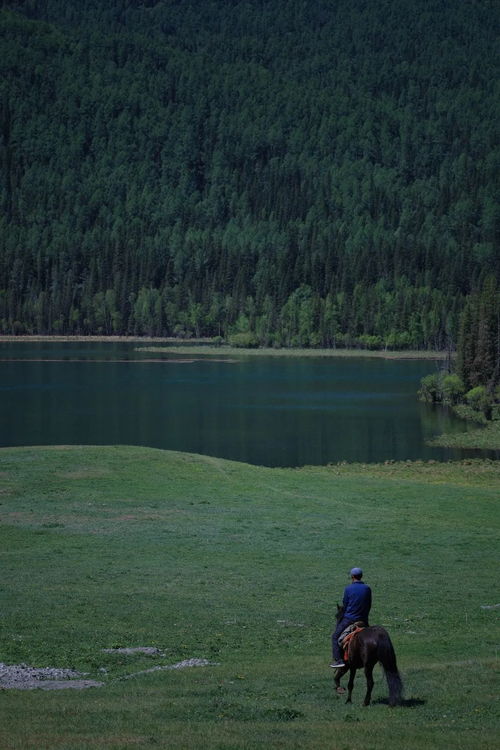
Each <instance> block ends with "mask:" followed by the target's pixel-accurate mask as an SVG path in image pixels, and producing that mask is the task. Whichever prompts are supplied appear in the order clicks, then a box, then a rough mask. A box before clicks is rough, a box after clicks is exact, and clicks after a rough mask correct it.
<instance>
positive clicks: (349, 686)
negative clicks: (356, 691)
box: [346, 667, 356, 703]
mask: <svg viewBox="0 0 500 750" xmlns="http://www.w3.org/2000/svg"><path fill="white" fill-rule="evenodd" d="M355 676H356V667H351V671H350V673H349V682H348V683H347V700H346V703H351V696H352V689H353V687H354V677H355Z"/></svg>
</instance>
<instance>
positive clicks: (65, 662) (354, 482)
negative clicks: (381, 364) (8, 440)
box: [0, 447, 500, 750]
mask: <svg viewBox="0 0 500 750" xmlns="http://www.w3.org/2000/svg"><path fill="white" fill-rule="evenodd" d="M499 489H500V468H499V464H498V463H497V462H488V461H469V462H462V463H456V464H451V463H450V464H439V463H435V462H429V463H419V462H415V463H389V464H387V465H375V466H370V465H338V466H330V467H314V468H303V469H269V468H262V467H255V466H249V465H245V464H238V463H234V462H230V461H225V460H220V459H215V458H208V457H201V456H192V455H186V454H180V453H173V452H168V451H160V450H153V449H144V448H128V447H106V448H103V447H99V448H96V447H85V448H84V447H63V448H16V449H2V450H0V517H1V526H0V535H1V539H0V560H1V569H2V583H1V590H2V596H1V608H0V628H1V630H0V635H1V639H0V661H2V662H5V663H7V664H19V663H25V664H29V665H32V666H55V667H75V668H76V669H79V670H81V671H84V672H87V673H88V674H89V679H90V678H92V679H99V680H102V681H104V683H105V684H104V686H103V687H101V688H91V689H87V690H83V691H77V690H58V691H42V690H35V691H19V690H4V691H0V704H1V715H2V721H1V722H0V747H1V748H2V750H13V749H14V748H15V749H16V750H19V749H21V748H22V750H28V749H29V750H44V749H45V748H50V749H52V748H59V749H61V748H62V749H64V750H69V749H71V750H73V749H75V750H83V749H87V748H150V747H151V748H154V747H159V748H199V747H203V748H209V749H210V750H212V749H215V748H221V749H222V748H224V749H235V750H236V749H238V750H239V749H240V748H241V749H248V750H254V749H256V748H262V747H272V748H286V749H287V750H288V749H289V748H297V749H298V748H300V749H301V750H302V749H309V748H328V749H332V750H337V749H338V750H344V749H345V750H351V749H352V750H358V748H366V749H367V750H379V749H380V750H386V749H387V748H416V749H419V748H425V749H426V750H428V749H429V748H431V747H432V748H443V749H444V748H463V749H464V750H465V749H466V748H467V750H471V748H473V749H476V748H494V747H497V742H498V732H499V723H500V722H499V721H498V692H499V691H498V687H499V685H498V665H499V662H498V613H499V612H500V608H499V607H498V606H495V605H498V603H499V602H500V595H499V592H498V588H497V580H496V576H497V574H496V570H497V563H498V517H499V513H498V500H499V494H500V493H499ZM354 564H356V565H361V566H362V567H363V568H364V569H365V571H366V576H365V577H366V580H367V582H368V583H370V584H371V586H372V588H373V592H374V607H373V610H372V623H374V624H375V623H378V624H382V625H384V626H386V627H387V629H388V630H389V632H390V634H391V637H392V640H393V643H394V646H395V649H396V653H397V655H398V660H399V666H400V669H401V672H402V676H403V679H404V682H405V698H406V703H405V705H404V706H402V707H401V708H397V709H389V708H388V706H387V704H386V703H385V699H386V697H387V688H386V685H385V681H384V679H383V674H382V671H381V670H380V669H379V667H377V668H376V670H375V679H376V685H375V689H374V693H373V699H374V703H373V705H372V706H370V707H369V708H363V707H362V698H363V694H364V677H363V675H362V674H361V673H360V674H358V677H357V680H356V686H355V690H354V696H353V699H354V702H353V704H352V705H346V704H345V703H344V699H343V698H341V697H338V696H336V695H335V694H334V692H333V680H332V670H331V669H329V667H328V664H329V660H330V633H331V628H332V624H333V613H334V611H335V602H336V601H337V600H339V599H340V597H341V594H342V589H343V587H344V585H345V584H346V583H347V571H348V570H349V568H350V567H351V566H352V565H354ZM124 646H157V647H158V648H160V649H161V650H162V651H163V653H164V656H160V657H158V656H156V657H147V656H144V655H140V656H138V655H134V656H117V655H116V654H104V653H102V649H104V648H113V647H124ZM190 658H200V659H208V660H209V661H211V662H214V663H215V664H216V665H214V666H208V667H198V668H191V669H185V670H172V671H157V672H153V673H150V674H142V675H137V676H135V677H131V678H130V679H124V678H125V677H126V676H127V675H130V674H132V673H135V672H139V671H141V670H145V669H148V668H150V667H152V666H156V665H169V664H174V663H176V662H179V661H181V660H184V659H190ZM104 669H105V670H107V671H106V672H104V671H103V670H104Z"/></svg>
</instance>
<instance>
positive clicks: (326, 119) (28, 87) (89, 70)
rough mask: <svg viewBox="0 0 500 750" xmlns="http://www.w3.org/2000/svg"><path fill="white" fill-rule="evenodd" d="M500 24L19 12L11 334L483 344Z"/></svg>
mask: <svg viewBox="0 0 500 750" xmlns="http://www.w3.org/2000/svg"><path fill="white" fill-rule="evenodd" d="M499 20H500V3H498V1H497V0H461V1H460V2H457V1H456V0H377V1H376V2H373V0H308V1H307V2H304V0H288V1H287V0H245V1H243V0H241V1H240V0H158V1H156V0H149V1H148V0H142V1H141V2H134V1H133V0H107V1H106V2H105V1H104V0H103V2H98V0H89V1H88V2H82V1H81V0H24V1H22V0H19V1H18V2H5V1H4V2H3V3H2V8H1V10H0V70H1V76H0V101H1V123H0V164H1V177H0V205H1V217H0V222H1V223H0V228H1V231H0V243H1V245H0V331H1V332H4V333H19V334H21V333H40V334H43V333H64V334H90V333H93V334H96V333H102V334H140V335H161V336H172V335H173V336H183V337H184V336H192V337H199V336H221V337H223V338H226V339H231V337H232V340H233V341H234V342H235V343H238V342H239V343H247V344H252V345H257V344H261V345H273V346H292V345H299V346H325V347H332V346H345V345H347V346H364V347H370V348H380V347H388V348H416V349H422V348H426V349H434V348H436V349H441V348H450V349H452V348H453V349H454V348H455V347H456V346H457V342H458V339H459V337H460V336H461V337H462V341H465V340H466V339H467V340H470V336H471V334H470V331H472V326H473V323H474V320H475V323H474V325H476V328H477V326H478V325H479V322H478V321H479V318H478V315H479V313H477V314H476V317H475V318H474V315H473V310H476V309H477V305H476V306H475V303H474V300H478V299H479V298H480V297H481V295H483V294H484V290H485V289H486V288H487V289H490V292H491V289H493V292H491V294H492V295H493V296H492V299H493V302H492V304H493V308H495V306H496V308H497V310H498V290H497V287H496V286H495V283H496V280H497V279H498V278H499V269H500V208H499V204H498V200H497V199H498V195H499V174H500V140H499V138H498V123H499V122H500V95H499V93H500V92H499V81H500V76H499V71H500V65H499V55H500V52H499V50H500V45H499V44H498V42H499V35H498V30H499ZM488 285H489V286H488ZM490 296H491V295H490ZM467 316H468V318H467ZM483 318H484V316H483ZM464 320H465V322H464ZM467 320H469V324H468V323H467ZM488 320H489V321H490V322H489V324H488V325H490V329H491V330H490V333H489V334H488V335H489V337H490V339H491V341H494V340H495V336H496V345H495V346H496V350H495V351H496V357H497V358H498V313H497V314H496V317H495V313H494V312H493V313H492V315H491V316H490V317H489V318H488ZM471 321H472V322H471ZM495 321H496V322H495ZM495 325H496V329H495ZM467 326H468V327H467ZM463 351H464V348H463V346H462V352H463ZM469 354H470V352H469ZM461 356H462V355H461ZM467 356H469V355H467ZM470 356H472V355H470ZM494 356H495V355H494ZM475 357H476V354H474V356H473V359H474V358H475ZM473 380H474V378H473ZM471 382H472V381H471Z"/></svg>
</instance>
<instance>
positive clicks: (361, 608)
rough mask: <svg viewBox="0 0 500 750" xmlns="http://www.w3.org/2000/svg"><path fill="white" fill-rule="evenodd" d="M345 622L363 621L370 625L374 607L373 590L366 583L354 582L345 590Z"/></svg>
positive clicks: (343, 602)
mask: <svg viewBox="0 0 500 750" xmlns="http://www.w3.org/2000/svg"><path fill="white" fill-rule="evenodd" d="M342 604H343V605H344V617H343V619H344V620H352V622H355V621H356V620H363V622H366V624H368V615H369V613H370V608H371V606H372V590H371V588H370V587H369V586H368V585H367V584H366V583H364V581H354V582H353V583H350V584H349V586H346V587H345V589H344V599H343V601H342Z"/></svg>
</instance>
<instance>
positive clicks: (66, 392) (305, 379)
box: [0, 342, 480, 466]
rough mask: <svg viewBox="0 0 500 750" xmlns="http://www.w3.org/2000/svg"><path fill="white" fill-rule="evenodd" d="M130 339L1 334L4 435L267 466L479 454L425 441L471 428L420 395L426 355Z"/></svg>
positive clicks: (6, 440) (11, 441) (17, 441)
mask: <svg viewBox="0 0 500 750" xmlns="http://www.w3.org/2000/svg"><path fill="white" fill-rule="evenodd" d="M136 346H138V344H137V343H129V342H127V343H94V342H91V343H63V344H61V343H55V342H50V343H36V344H33V343H31V342H15V343H10V342H9V343H0V413H1V417H2V418H1V434H0V445H2V446H15V445H61V444H93V445H113V444H129V445H146V446H152V447H157V448H168V449H172V450H179V451H188V452H192V453H202V454H206V455H211V456H219V457H223V458H230V459H235V460H238V461H246V462H248V463H253V464H262V465H266V466H301V465H304V464H327V463H330V462H338V461H366V462H372V461H384V460H388V459H394V460H402V459H450V458H462V457H464V456H466V455H480V454H479V453H477V452H476V453H473V454H471V453H470V452H468V453H467V452H466V451H460V450H445V449H438V448H430V447H428V446H426V445H425V441H426V440H427V439H428V438H430V437H432V436H434V435H436V434H439V433H441V432H444V431H462V430H466V429H467V425H466V423H464V422H462V421H461V420H458V419H456V418H455V417H453V416H452V415H450V414H448V413H447V412H446V411H444V410H443V409H437V408H433V407H430V406H427V405H424V404H421V403H419V402H418V401H417V399H416V391H417V389H418V386H419V381H420V378H421V377H422V376H423V375H426V374H427V373H429V372H433V371H434V370H435V368H436V365H435V363H434V362H432V361H411V360H399V361H388V360H377V359H368V358H352V359H340V358H273V357H265V356H262V357H257V356H255V357H245V356H243V355H238V354H236V353H235V354H234V355H233V356H232V357H231V358H227V359H224V358H223V357H221V359H220V360H219V361H217V360H215V359H213V358H211V357H206V358H203V357H193V359H192V360H191V359H188V358H189V349H187V350H186V356H185V357H181V356H174V355H172V356H170V357H169V358H168V359H160V355H152V354H148V353H141V352H137V351H135V347H136ZM166 356H167V355H165V354H162V355H161V357H162V358H165V357H166ZM151 360H153V361H151Z"/></svg>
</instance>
